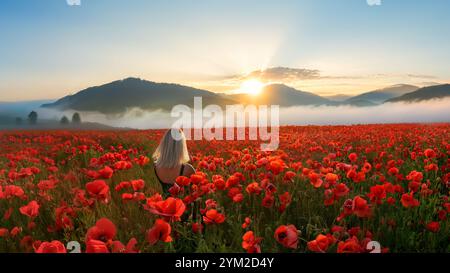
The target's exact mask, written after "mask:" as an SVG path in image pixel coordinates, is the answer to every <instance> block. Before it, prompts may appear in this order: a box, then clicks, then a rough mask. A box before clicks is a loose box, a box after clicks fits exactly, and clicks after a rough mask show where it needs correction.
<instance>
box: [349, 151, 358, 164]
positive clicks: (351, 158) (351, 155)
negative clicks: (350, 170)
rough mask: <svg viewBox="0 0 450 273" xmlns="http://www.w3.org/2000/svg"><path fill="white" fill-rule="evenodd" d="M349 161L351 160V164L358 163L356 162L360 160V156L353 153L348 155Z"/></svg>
mask: <svg viewBox="0 0 450 273" xmlns="http://www.w3.org/2000/svg"><path fill="white" fill-rule="evenodd" d="M348 159H350V161H351V162H356V160H358V156H357V155H356V154H355V153H351V154H349V155H348Z"/></svg>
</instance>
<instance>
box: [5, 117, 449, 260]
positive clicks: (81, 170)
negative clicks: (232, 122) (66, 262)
mask: <svg viewBox="0 0 450 273" xmlns="http://www.w3.org/2000/svg"><path fill="white" fill-rule="evenodd" d="M163 133H164V130H143V131H138V130H136V131H133V130H130V131H61V130H60V131H2V132H0V252H38V253H47V252H58V253H65V252H71V251H73V250H74V249H75V250H77V246H79V249H78V250H80V251H81V252H89V253H93V252H124V253H125V252H126V253H136V252H158V253H160V252H200V253H207V252H238V253H240V252H248V253H253V252H263V253H264V252H319V253H321V252H327V253H336V252H338V253H346V252H358V253H361V252H371V251H376V252H378V251H379V252H382V253H386V252H392V253H398V252H450V244H449V242H450V232H449V227H450V225H449V221H448V217H449V216H448V214H449V212H450V201H449V188H450V160H449V155H450V143H449V140H450V124H393V125H354V126H292V127H289V126H286V127H282V128H281V129H280V147H279V149H278V150H277V151H274V152H262V151H261V150H260V149H259V147H260V145H259V144H260V143H259V142H258V141H237V140H235V141H188V147H189V151H190V153H191V163H192V165H193V166H194V167H195V168H196V170H197V173H196V174H194V175H192V176H191V177H178V178H177V184H176V185H175V186H173V187H172V188H171V189H170V194H164V193H161V188H160V185H159V184H158V181H157V179H156V177H155V175H154V171H153V163H152V159H151V154H152V153H153V151H154V149H155V148H156V146H157V144H158V142H159V140H160V138H161V137H162V135H163ZM374 241H375V242H378V243H379V249H376V248H377V245H376V244H375V245H374V243H373V242H374ZM77 242H78V243H79V245H78V243H77ZM74 245H75V247H74Z"/></svg>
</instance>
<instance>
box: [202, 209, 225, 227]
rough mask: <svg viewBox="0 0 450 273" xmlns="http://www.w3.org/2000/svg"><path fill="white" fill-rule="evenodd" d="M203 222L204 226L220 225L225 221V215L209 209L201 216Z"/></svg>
mask: <svg viewBox="0 0 450 273" xmlns="http://www.w3.org/2000/svg"><path fill="white" fill-rule="evenodd" d="M203 221H204V222H205V224H208V225H209V224H222V223H223V222H224V221H225V215H223V214H222V213H219V212H218V211H217V210H215V209H210V210H208V211H207V212H206V214H205V216H203Z"/></svg>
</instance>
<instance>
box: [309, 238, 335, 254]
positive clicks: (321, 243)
mask: <svg viewBox="0 0 450 273" xmlns="http://www.w3.org/2000/svg"><path fill="white" fill-rule="evenodd" d="M329 244H330V242H329V240H328V237H327V236H325V235H322V234H319V235H317V237H316V239H315V240H312V241H310V242H308V249H309V250H311V251H313V252H326V251H327V250H328V247H329Z"/></svg>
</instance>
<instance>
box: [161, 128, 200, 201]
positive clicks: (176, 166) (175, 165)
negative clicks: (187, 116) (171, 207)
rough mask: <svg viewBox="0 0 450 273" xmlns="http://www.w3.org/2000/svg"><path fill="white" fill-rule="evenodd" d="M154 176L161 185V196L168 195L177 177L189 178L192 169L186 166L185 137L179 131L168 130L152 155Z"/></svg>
mask: <svg viewBox="0 0 450 273" xmlns="http://www.w3.org/2000/svg"><path fill="white" fill-rule="evenodd" d="M153 160H154V163H155V174H156V178H157V179H158V181H159V183H161V186H162V191H163V195H164V196H167V195H169V189H170V188H171V187H172V186H173V185H174V184H175V179H176V178H177V177H178V176H187V177H189V176H191V174H194V173H195V169H194V167H192V165H190V164H188V162H189V160H190V158H189V153H188V149H187V145H186V137H185V135H184V133H183V131H182V130H181V129H169V130H168V131H167V132H166V133H165V134H164V137H163V139H162V140H161V142H160V143H159V146H158V148H156V151H155V153H154V154H153Z"/></svg>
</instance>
